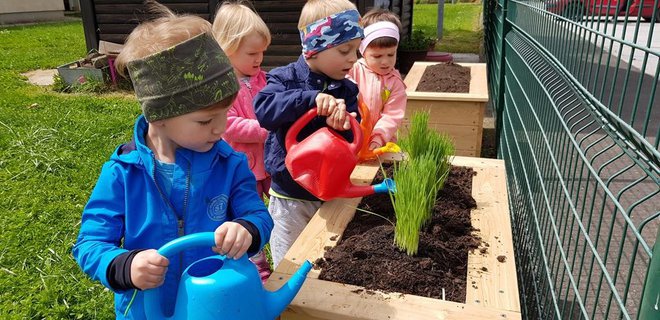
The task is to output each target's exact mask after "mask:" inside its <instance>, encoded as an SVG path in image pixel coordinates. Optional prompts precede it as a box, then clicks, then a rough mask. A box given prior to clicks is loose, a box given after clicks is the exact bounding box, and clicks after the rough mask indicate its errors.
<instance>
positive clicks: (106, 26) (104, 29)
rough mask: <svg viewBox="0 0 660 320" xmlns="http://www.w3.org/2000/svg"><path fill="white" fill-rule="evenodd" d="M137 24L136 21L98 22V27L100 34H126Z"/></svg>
mask: <svg viewBox="0 0 660 320" xmlns="http://www.w3.org/2000/svg"><path fill="white" fill-rule="evenodd" d="M137 26H138V23H137V22H136V23H123V24H119V23H99V25H98V28H99V32H100V33H101V34H112V33H116V34H126V35H128V34H129V33H131V32H132V31H133V29H135V27H137Z"/></svg>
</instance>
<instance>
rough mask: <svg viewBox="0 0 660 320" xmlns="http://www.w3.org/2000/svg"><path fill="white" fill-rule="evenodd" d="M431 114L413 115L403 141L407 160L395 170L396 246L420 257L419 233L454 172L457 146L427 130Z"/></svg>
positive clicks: (397, 165)
mask: <svg viewBox="0 0 660 320" xmlns="http://www.w3.org/2000/svg"><path fill="white" fill-rule="evenodd" d="M428 119H429V113H428V112H418V113H415V114H414V115H413V118H412V122H411V125H410V128H409V131H408V134H407V135H406V136H404V137H403V138H402V139H401V140H400V141H399V143H400V145H401V149H402V150H404V151H405V152H407V153H408V160H406V161H404V162H402V163H400V164H396V165H395V166H394V172H393V176H394V180H395V181H396V185H397V193H396V195H395V197H394V198H395V199H393V202H394V203H393V205H394V212H395V214H396V226H395V232H394V243H395V244H396V245H397V246H398V247H399V249H400V250H402V251H406V253H407V254H408V255H415V254H417V249H418V246H419V231H420V229H421V228H422V226H424V224H425V223H426V222H428V221H429V219H430V218H431V214H432V212H433V207H434V205H435V199H436V195H437V193H438V191H440V189H442V187H443V186H444V183H445V180H446V179H447V176H448V175H449V169H450V168H451V157H452V156H453V155H454V144H453V142H452V141H451V139H450V138H449V137H448V136H447V135H444V134H439V133H437V132H435V131H433V130H430V129H429V127H428Z"/></svg>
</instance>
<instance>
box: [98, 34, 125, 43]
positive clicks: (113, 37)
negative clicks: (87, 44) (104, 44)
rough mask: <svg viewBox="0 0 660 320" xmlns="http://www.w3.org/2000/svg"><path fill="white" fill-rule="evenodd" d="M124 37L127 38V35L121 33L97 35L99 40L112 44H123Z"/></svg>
mask: <svg viewBox="0 0 660 320" xmlns="http://www.w3.org/2000/svg"><path fill="white" fill-rule="evenodd" d="M126 37H128V33H121V34H116V33H102V34H100V35H99V38H100V40H103V41H108V42H113V43H117V44H123V43H124V42H125V41H126Z"/></svg>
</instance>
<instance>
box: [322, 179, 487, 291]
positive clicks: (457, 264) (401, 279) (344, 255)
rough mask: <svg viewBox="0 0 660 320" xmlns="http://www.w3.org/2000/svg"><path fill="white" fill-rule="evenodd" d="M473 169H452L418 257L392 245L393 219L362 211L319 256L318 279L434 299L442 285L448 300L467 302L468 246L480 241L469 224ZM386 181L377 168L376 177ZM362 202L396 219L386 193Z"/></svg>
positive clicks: (356, 214) (471, 204)
mask: <svg viewBox="0 0 660 320" xmlns="http://www.w3.org/2000/svg"><path fill="white" fill-rule="evenodd" d="M474 174H475V173H474V171H473V170H472V169H471V168H465V167H453V168H452V169H451V171H450V174H449V177H448V178H447V181H446V182H445V187H444V189H443V190H441V191H440V192H438V197H437V199H436V205H435V208H434V213H433V216H432V218H431V221H430V222H429V223H428V224H427V225H426V226H425V227H423V228H422V232H421V234H420V242H419V250H418V253H417V255H416V256H413V257H411V256H408V255H407V254H406V253H405V252H402V251H399V249H398V248H397V247H396V245H394V227H393V226H392V225H391V224H390V223H389V222H387V221H386V220H384V219H383V218H380V217H377V216H374V215H372V214H367V213H364V212H361V211H359V210H358V211H357V212H356V213H355V218H354V219H353V221H351V223H350V224H349V225H348V227H347V228H346V230H345V231H344V234H343V237H342V240H341V241H340V242H339V243H338V245H337V246H336V247H334V248H332V249H330V250H329V251H328V252H326V254H325V256H324V258H322V259H319V260H318V261H316V264H317V267H320V268H321V269H322V270H321V274H320V276H319V279H322V280H328V281H334V282H340V283H346V284H353V285H358V286H363V287H365V288H366V289H367V290H381V291H386V292H401V293H406V294H414V295H418V296H424V297H431V298H436V299H441V298H442V289H443V288H444V289H445V299H446V300H449V301H455V302H461V303H464V302H465V289H466V285H467V284H466V279H467V260H468V251H470V250H474V249H476V248H477V247H478V246H479V244H480V238H479V237H477V236H475V235H473V234H472V233H473V231H474V229H473V228H472V225H471V223H470V209H472V208H475V207H476V203H475V201H474V199H473V198H472V176H473V175H474ZM388 175H389V176H391V173H389V174H388ZM382 180H383V177H382V175H381V174H380V172H379V174H378V176H377V177H376V178H375V179H374V182H378V181H382ZM359 207H360V208H362V209H365V210H369V211H371V212H375V213H378V214H380V215H383V216H385V217H387V218H388V219H390V220H392V221H393V222H394V221H395V215H394V209H393V207H392V203H391V201H390V198H389V196H388V195H373V196H368V197H366V198H364V199H363V200H362V202H361V203H360V206H359Z"/></svg>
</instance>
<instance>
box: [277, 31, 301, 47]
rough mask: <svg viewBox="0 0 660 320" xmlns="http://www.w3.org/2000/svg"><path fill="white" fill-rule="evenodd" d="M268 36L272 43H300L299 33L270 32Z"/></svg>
mask: <svg viewBox="0 0 660 320" xmlns="http://www.w3.org/2000/svg"><path fill="white" fill-rule="evenodd" d="M270 37H271V39H272V41H271V42H272V44H295V45H300V34H298V33H272V34H271V35H270Z"/></svg>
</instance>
